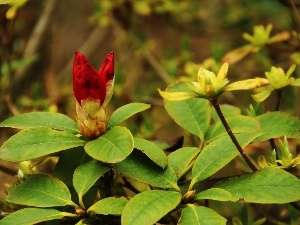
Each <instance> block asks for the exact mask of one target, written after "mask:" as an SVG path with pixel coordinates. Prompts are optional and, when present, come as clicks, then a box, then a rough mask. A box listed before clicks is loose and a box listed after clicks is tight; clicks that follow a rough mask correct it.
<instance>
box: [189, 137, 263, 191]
mask: <svg viewBox="0 0 300 225" xmlns="http://www.w3.org/2000/svg"><path fill="white" fill-rule="evenodd" d="M257 135H259V134H248V133H246V134H236V135H235V136H236V138H237V140H238V142H239V143H240V145H241V147H242V148H244V147H245V146H247V145H248V144H249V143H250V142H251V141H252V140H253V139H254V138H256V137H257ZM238 154H239V152H238V150H237V149H236V147H235V145H234V144H233V143H232V141H231V139H230V137H229V136H224V137H221V138H219V139H217V140H215V141H213V142H211V143H209V144H208V145H207V146H206V147H205V148H204V149H203V150H202V151H201V153H200V155H199V156H198V158H197V160H196V162H195V163H194V166H193V169H192V181H191V184H190V188H192V187H193V185H194V184H195V183H196V182H199V181H201V180H204V179H205V178H207V177H209V176H211V175H213V174H215V173H216V172H217V171H219V170H220V169H222V168H223V167H224V166H226V165H227V164H228V163H229V162H230V161H231V160H232V159H234V158H235V157H236V156H237V155H238Z"/></svg>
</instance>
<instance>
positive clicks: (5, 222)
mask: <svg viewBox="0 0 300 225" xmlns="http://www.w3.org/2000/svg"><path fill="white" fill-rule="evenodd" d="M65 216H67V217H77V215H76V214H71V213H67V212H60V211H58V210H56V209H39V208H25V209H20V210H18V211H16V212H14V213H11V214H9V215H7V216H5V217H4V218H3V219H1V220H0V225H32V224H38V223H40V222H44V221H49V220H55V219H61V218H63V217H65Z"/></svg>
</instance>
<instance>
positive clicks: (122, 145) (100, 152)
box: [84, 126, 133, 163]
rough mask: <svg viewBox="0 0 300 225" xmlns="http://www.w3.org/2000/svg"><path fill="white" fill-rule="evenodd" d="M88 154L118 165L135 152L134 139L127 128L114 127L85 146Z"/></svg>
mask: <svg viewBox="0 0 300 225" xmlns="http://www.w3.org/2000/svg"><path fill="white" fill-rule="evenodd" d="M84 149H85V151H86V153H87V154H89V155H90V156H91V157H93V158H94V159H97V160H99V161H101V162H105V163H118V162H121V161H122V160H124V159H125V158H126V157H127V156H128V155H129V154H130V153H131V152H132V150H133V137H132V135H131V133H130V131H129V130H128V129H127V128H125V127H119V126H116V127H113V128H111V129H110V130H108V131H107V132H106V133H105V134H104V135H102V136H101V137H99V138H98V139H96V140H93V141H90V142H89V143H87V144H86V145H85V146H84Z"/></svg>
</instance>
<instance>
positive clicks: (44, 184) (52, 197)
mask: <svg viewBox="0 0 300 225" xmlns="http://www.w3.org/2000/svg"><path fill="white" fill-rule="evenodd" d="M6 200H7V201H8V202H11V203H15V204H20V205H27V206H35V207H52V206H65V205H73V206H77V205H76V204H75V203H73V202H72V200H71V194H70V192H69V190H68V188H67V186H66V185H65V184H64V183H63V182H61V181H60V180H58V179H56V178H54V177H50V176H48V175H44V174H33V175H30V176H29V177H28V178H25V179H23V181H21V182H20V183H17V184H15V185H14V186H12V187H11V188H10V189H9V191H8V195H7V197H6Z"/></svg>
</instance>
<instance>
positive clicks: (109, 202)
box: [87, 197, 128, 215]
mask: <svg viewBox="0 0 300 225" xmlns="http://www.w3.org/2000/svg"><path fill="white" fill-rule="evenodd" d="M127 203H128V199H126V198H125V197H109V198H104V199H101V200H100V201H98V202H96V203H95V204H94V205H92V206H91V207H90V208H89V209H88V210H87V211H88V212H91V211H92V212H94V213H96V214H104V215H121V213H122V211H123V209H124V207H125V206H126V204H127Z"/></svg>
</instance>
